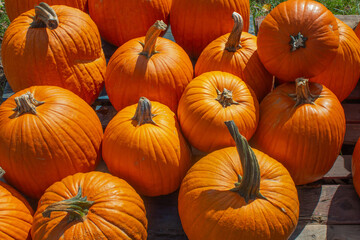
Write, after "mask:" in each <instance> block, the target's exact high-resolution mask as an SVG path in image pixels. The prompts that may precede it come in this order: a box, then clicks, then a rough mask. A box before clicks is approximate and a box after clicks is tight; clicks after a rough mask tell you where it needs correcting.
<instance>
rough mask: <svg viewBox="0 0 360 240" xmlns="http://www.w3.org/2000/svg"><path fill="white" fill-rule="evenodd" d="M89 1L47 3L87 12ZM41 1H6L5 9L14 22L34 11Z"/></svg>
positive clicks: (56, 0) (55, 1)
mask: <svg viewBox="0 0 360 240" xmlns="http://www.w3.org/2000/svg"><path fill="white" fill-rule="evenodd" d="M87 1H88V0H47V1H46V3H47V4H49V5H50V6H51V5H66V6H69V7H73V8H78V9H80V10H81V11H84V12H86V11H87ZM41 2H43V1H41V0H5V9H6V13H7V15H8V17H9V19H10V21H12V20H14V19H15V18H16V17H18V16H19V15H20V14H22V13H24V12H26V11H28V10H30V9H33V8H34V7H35V6H36V5H38V4H39V3H41Z"/></svg>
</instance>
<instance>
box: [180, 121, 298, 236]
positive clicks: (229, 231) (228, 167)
mask: <svg viewBox="0 0 360 240" xmlns="http://www.w3.org/2000/svg"><path fill="white" fill-rule="evenodd" d="M227 124H229V123H227ZM229 128H230V132H231V134H232V136H234V139H235V142H236V148H235V147H229V148H224V149H221V150H217V151H215V152H212V153H210V154H208V155H207V156H205V157H203V158H202V159H200V160H199V161H198V162H197V163H195V165H194V166H192V167H191V169H190V170H189V171H188V173H187V174H186V177H185V178H184V180H183V182H182V184H181V188H180V192H179V215H180V219H181V223H182V226H183V228H184V231H185V233H186V235H187V236H188V238H189V240H219V239H223V240H235V239H241V240H245V239H249V240H250V239H254V240H255V239H261V240H284V239H288V238H289V237H290V235H291V233H292V232H293V231H294V230H295V227H296V225H297V221H298V218H299V200H298V196H297V191H296V187H295V185H294V182H293V180H292V179H291V176H290V175H289V172H288V171H287V170H286V169H285V168H284V167H283V166H282V165H281V164H280V163H279V162H277V161H276V160H274V159H273V158H271V157H269V156H268V155H266V154H264V153H262V152H260V151H258V150H256V149H252V148H250V146H249V145H248V143H247V141H246V139H245V138H244V137H242V136H241V135H240V134H239V132H238V131H237V130H236V126H235V124H234V123H232V124H231V123H230V125H229Z"/></svg>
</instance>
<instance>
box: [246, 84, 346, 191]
mask: <svg viewBox="0 0 360 240" xmlns="http://www.w3.org/2000/svg"><path fill="white" fill-rule="evenodd" d="M344 135H345V114H344V109H343V108H342V106H341V104H340V102H339V100H338V99H337V97H336V96H335V95H334V94H333V93H332V92H331V91H330V90H329V89H328V88H326V87H325V86H323V85H321V84H318V83H308V80H307V79H302V78H299V79H297V80H296V84H294V83H286V84H283V85H280V86H279V87H277V88H276V89H275V90H274V91H272V92H271V93H270V94H268V95H267V96H266V97H265V98H264V100H263V101H262V102H261V104H260V121H259V125H258V128H257V130H256V132H255V134H254V136H253V138H252V139H251V144H252V146H253V147H254V148H256V149H259V150H260V151H263V152H264V153H266V154H268V155H269V156H271V157H273V158H275V159H276V160H278V161H279V162H281V163H282V164H283V165H284V166H285V167H286V168H287V169H288V171H289V172H290V174H291V176H292V178H293V179H294V182H295V183H296V184H297V185H300V184H306V183H310V182H314V181H316V180H319V179H321V178H322V177H323V176H324V175H325V174H326V173H327V172H328V171H329V170H330V168H331V167H332V165H333V164H334V162H335V160H336V158H337V156H338V154H339V152H340V150H341V146H342V143H343V140H344Z"/></svg>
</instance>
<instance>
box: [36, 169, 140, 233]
mask: <svg viewBox="0 0 360 240" xmlns="http://www.w3.org/2000/svg"><path fill="white" fill-rule="evenodd" d="M146 229H147V219H146V211H145V207H144V202H143V201H142V199H141V198H140V196H139V195H138V194H137V193H136V192H135V190H134V189H133V188H132V187H131V186H130V185H129V184H128V183H127V182H125V181H124V180H122V179H119V178H117V177H114V176H112V175H110V174H108V173H102V172H89V173H77V174H75V175H71V176H68V177H66V178H64V179H62V180H61V181H59V182H56V183H54V184H53V185H51V186H50V187H49V188H48V189H47V190H46V192H45V193H44V195H43V196H42V197H41V199H40V201H39V206H38V209H37V210H36V212H35V215H34V224H33V226H32V228H31V236H32V239H33V240H43V239H63V240H70V239H77V240H88V239H119V240H122V239H123V240H125V239H134V240H145V239H146V237H147V232H146Z"/></svg>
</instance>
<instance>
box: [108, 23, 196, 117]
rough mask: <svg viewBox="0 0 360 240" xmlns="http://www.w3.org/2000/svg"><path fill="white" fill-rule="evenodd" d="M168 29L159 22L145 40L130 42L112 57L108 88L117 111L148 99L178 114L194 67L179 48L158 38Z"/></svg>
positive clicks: (143, 38) (142, 38) (139, 39)
mask: <svg viewBox="0 0 360 240" xmlns="http://www.w3.org/2000/svg"><path fill="white" fill-rule="evenodd" d="M165 29H166V24H165V23H164V22H162V21H156V22H155V24H154V25H153V26H152V27H151V28H150V29H149V31H148V32H147V33H146V36H145V37H141V38H135V39H132V40H130V41H128V42H127V43H125V44H124V45H122V46H121V47H119V48H118V49H117V50H116V52H115V53H114V54H113V55H112V56H111V58H110V61H109V64H108V66H107V69H106V75H105V87H106V92H107V93H108V96H109V100H110V102H111V104H112V105H113V106H114V107H115V109H116V110H118V111H120V110H121V109H123V108H124V107H127V106H129V105H132V104H136V103H137V102H138V100H139V98H140V97H142V96H144V97H146V98H148V99H150V100H151V101H158V102H160V103H162V104H165V105H166V106H168V107H169V108H170V109H171V110H172V111H173V112H176V110H177V105H178V102H179V100H180V97H181V94H182V93H183V91H184V89H185V87H186V85H187V84H188V83H189V82H190V80H191V79H192V77H193V66H192V63H191V61H190V59H189V57H188V56H187V55H186V53H185V51H184V50H183V49H182V48H181V47H180V46H179V45H177V44H176V43H174V42H172V41H170V40H168V39H165V38H161V37H158V36H159V34H160V33H161V32H162V31H164V30H165Z"/></svg>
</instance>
